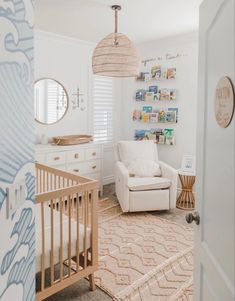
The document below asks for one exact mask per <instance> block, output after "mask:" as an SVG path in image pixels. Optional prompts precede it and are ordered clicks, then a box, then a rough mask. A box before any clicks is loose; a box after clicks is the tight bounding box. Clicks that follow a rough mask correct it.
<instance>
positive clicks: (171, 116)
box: [166, 111, 176, 123]
mask: <svg viewBox="0 0 235 301" xmlns="http://www.w3.org/2000/svg"><path fill="white" fill-rule="evenodd" d="M166 122H170V123H176V112H175V111H168V112H166Z"/></svg>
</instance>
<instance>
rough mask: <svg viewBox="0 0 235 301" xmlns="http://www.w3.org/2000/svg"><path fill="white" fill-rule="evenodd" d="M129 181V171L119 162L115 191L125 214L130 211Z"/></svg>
mask: <svg viewBox="0 0 235 301" xmlns="http://www.w3.org/2000/svg"><path fill="white" fill-rule="evenodd" d="M128 180H129V172H128V169H127V168H126V166H125V165H124V164H123V163H122V162H121V161H117V162H116V165H115V190H116V195H117V198H118V200H119V203H120V205H121V208H122V211H123V212H128V211H129V188H128Z"/></svg>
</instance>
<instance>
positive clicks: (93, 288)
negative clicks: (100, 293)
mask: <svg viewBox="0 0 235 301" xmlns="http://www.w3.org/2000/svg"><path fill="white" fill-rule="evenodd" d="M89 282H90V287H91V290H92V291H94V290H95V289H96V286H95V276H94V274H90V275H89Z"/></svg>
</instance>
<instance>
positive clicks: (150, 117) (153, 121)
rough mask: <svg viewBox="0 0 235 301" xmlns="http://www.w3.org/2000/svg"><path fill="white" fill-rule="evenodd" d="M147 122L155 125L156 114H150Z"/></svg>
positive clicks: (156, 120)
mask: <svg viewBox="0 0 235 301" xmlns="http://www.w3.org/2000/svg"><path fill="white" fill-rule="evenodd" d="M149 122H151V123H157V122H158V113H151V114H150V116H149Z"/></svg>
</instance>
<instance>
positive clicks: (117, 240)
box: [95, 198, 193, 301]
mask: <svg viewBox="0 0 235 301" xmlns="http://www.w3.org/2000/svg"><path fill="white" fill-rule="evenodd" d="M192 251H193V230H192V229H191V228H188V227H185V226H182V225H180V224H176V223H174V222H171V221H168V220H165V219H161V218H158V217H156V216H153V215H151V214H148V213H125V214H123V213H122V211H121V208H120V206H119V204H118V203H117V201H115V200H111V199H108V198H107V199H103V200H100V201H99V269H98V271H97V272H96V274H95V279H96V284H97V285H98V286H99V287H100V288H101V289H102V290H104V291H105V292H106V293H108V294H109V295H110V296H111V297H112V298H113V300H119V301H140V300H141V301H142V300H144V301H145V300H146V301H152V300H159V301H173V300H174V301H186V300H190V301H191V300H193V278H192V277H193V253H192Z"/></svg>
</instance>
